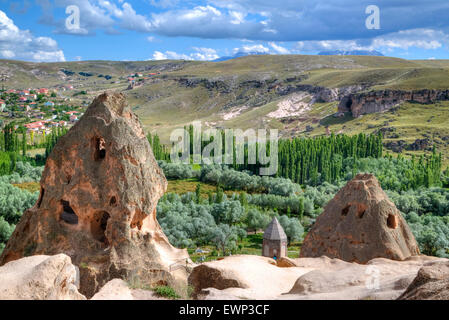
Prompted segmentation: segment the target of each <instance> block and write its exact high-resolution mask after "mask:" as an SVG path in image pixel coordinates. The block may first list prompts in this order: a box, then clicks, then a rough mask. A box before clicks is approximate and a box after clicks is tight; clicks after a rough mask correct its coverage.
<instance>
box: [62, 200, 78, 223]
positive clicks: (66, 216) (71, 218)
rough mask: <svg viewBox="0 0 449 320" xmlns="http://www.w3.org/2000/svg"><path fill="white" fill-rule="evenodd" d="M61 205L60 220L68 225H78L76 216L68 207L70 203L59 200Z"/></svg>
mask: <svg viewBox="0 0 449 320" xmlns="http://www.w3.org/2000/svg"><path fill="white" fill-rule="evenodd" d="M61 204H62V213H61V220H63V221H64V222H66V223H68V224H78V216H77V215H76V213H75V211H73V209H72V207H71V206H70V203H69V202H68V201H65V200H61Z"/></svg>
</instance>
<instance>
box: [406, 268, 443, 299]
mask: <svg viewBox="0 0 449 320" xmlns="http://www.w3.org/2000/svg"><path fill="white" fill-rule="evenodd" d="M399 299H400V300H449V263H448V262H447V261H444V262H440V261H436V262H434V263H432V264H429V265H427V266H424V267H422V268H421V269H420V270H419V271H418V275H417V276H416V278H414V280H413V282H412V283H411V284H410V286H409V287H408V288H407V290H406V291H405V292H404V293H403V294H402V295H401V296H400V297H399Z"/></svg>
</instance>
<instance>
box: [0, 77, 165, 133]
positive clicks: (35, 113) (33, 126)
mask: <svg viewBox="0 0 449 320" xmlns="http://www.w3.org/2000/svg"><path fill="white" fill-rule="evenodd" d="M62 72H64V73H65V74H66V75H68V76H73V75H74V74H75V73H74V72H71V71H69V70H62ZM79 74H80V75H81V76H83V77H92V76H93V74H92V73H88V72H80V73H79ZM160 74H161V73H160V72H150V73H148V74H144V73H142V72H134V73H130V74H129V75H126V76H121V77H120V78H119V80H117V81H114V82H113V83H114V84H122V85H125V88H126V85H127V86H128V90H131V89H134V88H136V87H140V86H142V85H143V84H145V83H146V82H147V81H148V80H150V79H151V77H154V76H157V75H160ZM98 77H100V78H104V79H105V80H111V79H112V78H113V77H112V76H110V75H101V74H100V75H98ZM68 82H73V79H68ZM76 87H78V88H81V89H82V87H83V85H82V84H77V83H75V84H74V85H73V84H63V85H56V86H54V87H52V88H51V89H48V88H27V89H8V90H3V91H1V95H0V120H1V121H3V125H4V124H5V123H9V122H14V123H16V125H15V129H18V128H19V127H20V126H23V127H25V128H26V130H27V133H28V134H30V133H31V132H33V133H34V134H44V133H45V131H48V130H51V129H52V128H57V127H66V128H70V127H71V126H72V125H73V124H75V123H76V122H77V121H78V120H79V118H80V117H81V116H82V115H83V114H84V111H85V109H86V107H87V104H86V103H85V102H81V101H79V97H80V96H86V100H87V94H88V93H87V90H80V91H75V88H76Z"/></svg>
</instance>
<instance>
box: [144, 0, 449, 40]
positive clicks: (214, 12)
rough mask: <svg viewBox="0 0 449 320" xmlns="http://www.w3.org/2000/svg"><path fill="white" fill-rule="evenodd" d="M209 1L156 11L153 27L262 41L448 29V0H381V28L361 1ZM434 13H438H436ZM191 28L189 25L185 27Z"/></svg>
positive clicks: (173, 32) (177, 32) (164, 31)
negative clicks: (369, 24) (372, 26)
mask: <svg viewBox="0 0 449 320" xmlns="http://www.w3.org/2000/svg"><path fill="white" fill-rule="evenodd" d="M342 2H343V1H328V0H304V1H297V0H280V1H272V0H253V1H248V0H210V1H208V5H207V6H197V7H192V8H183V9H167V10H163V11H162V12H158V13H155V14H153V15H152V17H151V22H152V24H153V25H152V31H153V32H155V33H158V34H160V35H165V36H193V37H201V38H228V37H231V38H238V39H242V38H245V39H251V40H262V41H320V40H349V39H370V38H372V37H375V36H381V35H386V34H390V33H395V32H399V31H401V30H410V29H416V28H419V29H437V28H443V29H449V21H448V20H447V19H444V18H443V17H445V16H447V15H448V14H449V2H447V1H441V0H428V1H425V2H418V1H387V0H379V1H377V3H376V4H377V5H378V6H379V7H380V17H381V26H382V28H381V29H379V30H368V29H367V28H366V27H365V20H366V19H367V17H368V15H367V14H366V12H365V9H366V7H367V4H366V2H363V1H359V0H345V1H344V4H343V3H342ZM435 12H438V17H440V18H438V17H436V15H435ZM186 26H188V27H187V28H186Z"/></svg>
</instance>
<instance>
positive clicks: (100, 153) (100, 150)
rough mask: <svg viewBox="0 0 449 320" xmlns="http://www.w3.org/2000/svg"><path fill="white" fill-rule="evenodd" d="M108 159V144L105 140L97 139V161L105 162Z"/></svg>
mask: <svg viewBox="0 0 449 320" xmlns="http://www.w3.org/2000/svg"><path fill="white" fill-rule="evenodd" d="M105 157H106V142H105V141H104V139H103V138H95V160H96V161H99V160H103V159H104V158H105Z"/></svg>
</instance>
